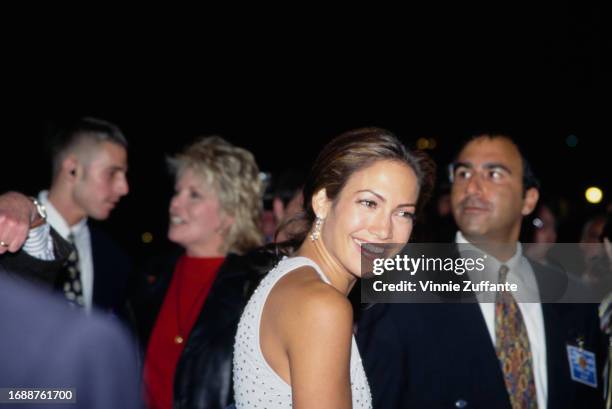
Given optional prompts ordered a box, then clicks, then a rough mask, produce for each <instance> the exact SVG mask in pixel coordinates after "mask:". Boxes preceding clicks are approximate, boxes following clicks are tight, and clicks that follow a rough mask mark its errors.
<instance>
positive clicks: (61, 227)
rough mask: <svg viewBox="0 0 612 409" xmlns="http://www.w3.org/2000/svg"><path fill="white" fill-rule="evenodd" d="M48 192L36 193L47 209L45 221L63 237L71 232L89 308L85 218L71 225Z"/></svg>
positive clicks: (89, 265)
mask: <svg viewBox="0 0 612 409" xmlns="http://www.w3.org/2000/svg"><path fill="white" fill-rule="evenodd" d="M48 196H49V192H48V191H46V190H43V191H42V192H40V193H39V195H38V200H39V201H40V203H42V204H43V205H44V206H45V208H46V210H47V223H48V224H50V225H51V226H52V227H53V228H54V229H55V230H56V231H57V232H58V233H59V234H60V235H61V236H62V237H63V238H64V239H66V240H68V236H69V235H70V234H71V233H72V236H73V237H74V244H75V246H76V249H77V252H78V253H79V269H80V271H81V286H82V288H83V300H84V307H85V310H86V311H90V310H91V305H92V298H93V275H94V271H93V257H92V253H91V236H90V233H89V227H88V226H87V218H84V219H83V220H81V221H79V222H78V223H77V224H75V225H73V226H68V222H66V220H65V219H64V218H63V216H62V215H61V214H60V213H59V212H58V210H57V209H56V208H55V207H54V206H53V204H51V202H50V201H49V197H48Z"/></svg>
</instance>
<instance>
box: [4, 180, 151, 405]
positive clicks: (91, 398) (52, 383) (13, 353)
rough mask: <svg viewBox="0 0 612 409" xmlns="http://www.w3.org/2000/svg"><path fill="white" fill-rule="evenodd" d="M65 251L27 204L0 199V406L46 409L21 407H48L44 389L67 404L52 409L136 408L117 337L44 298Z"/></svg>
mask: <svg viewBox="0 0 612 409" xmlns="http://www.w3.org/2000/svg"><path fill="white" fill-rule="evenodd" d="M71 251H72V246H71V245H70V244H69V243H67V242H65V241H64V240H63V239H62V238H61V237H60V236H59V235H58V234H57V233H56V232H55V231H54V230H53V229H51V228H49V226H48V225H47V224H46V223H45V213H44V209H43V208H41V207H40V205H38V204H37V202H36V200H35V199H31V198H27V197H26V196H24V195H22V194H20V193H17V192H7V193H4V194H1V195H0V334H2V336H1V337H0V362H2V365H1V367H0V406H3V405H2V404H3V403H7V404H10V403H20V407H25V408H30V407H43V406H45V407H46V406H48V404H49V402H50V401H49V400H44V401H43V400H39V401H38V403H36V402H33V401H24V399H23V398H24V395H23V394H22V393H23V392H24V391H26V393H27V390H28V389H35V390H39V391H43V396H46V397H47V399H48V398H49V396H48V395H45V392H46V390H45V389H51V390H62V391H63V392H65V391H66V390H67V389H70V390H71V391H70V392H71V393H73V395H72V398H73V400H71V401H70V402H65V403H62V402H61V400H59V399H55V400H53V404H52V406H53V407H57V408H87V409H95V408H125V409H137V408H140V407H141V399H140V396H139V395H140V393H139V374H138V369H137V365H136V351H135V348H134V343H133V341H132V340H130V339H129V337H128V336H127V335H126V333H125V332H124V330H123V329H121V328H120V327H119V326H118V325H117V324H116V323H115V322H111V321H110V320H108V319H107V318H103V317H100V316H97V315H96V314H93V315H88V316H86V315H83V314H80V313H78V312H77V311H75V310H74V309H71V308H69V307H68V306H67V305H66V303H65V302H63V301H61V300H60V299H59V298H58V297H53V296H52V295H51V294H50V293H49V292H45V291H44V288H45V287H46V288H47V289H50V288H52V284H53V282H54V280H55V278H56V273H57V271H58V270H60V269H61V268H62V266H63V264H64V262H65V261H66V258H67V257H68V255H69V254H70V252H71ZM34 283H36V284H38V286H34V285H33V284H34ZM40 284H42V285H40ZM52 396H53V395H52ZM59 396H60V397H62V396H64V397H67V395H63V394H60V395H59ZM25 397H26V398H27V394H26V395H25ZM17 398H19V399H17Z"/></svg>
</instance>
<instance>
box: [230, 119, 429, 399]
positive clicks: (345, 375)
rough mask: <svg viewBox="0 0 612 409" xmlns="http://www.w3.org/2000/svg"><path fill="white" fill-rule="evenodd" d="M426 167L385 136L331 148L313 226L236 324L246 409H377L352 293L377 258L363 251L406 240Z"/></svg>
mask: <svg viewBox="0 0 612 409" xmlns="http://www.w3.org/2000/svg"><path fill="white" fill-rule="evenodd" d="M423 167H424V166H423V163H422V158H421V157H419V156H416V155H415V154H413V153H410V152H408V151H407V150H406V148H405V147H404V145H403V144H402V143H401V142H400V141H399V140H398V139H397V138H396V137H395V136H394V135H392V134H391V133H390V132H388V131H385V130H383V129H378V128H366V129H358V130H354V131H350V132H347V133H345V134H343V135H340V136H339V137H337V138H335V139H334V140H332V141H331V142H330V143H329V144H328V145H326V146H325V148H324V149H323V151H322V152H321V153H320V154H319V157H318V158H317V160H316V162H315V164H314V166H313V168H312V171H311V173H310V175H309V178H308V180H307V181H306V184H305V186H304V212H303V214H302V215H301V218H300V220H298V222H300V223H302V225H304V226H305V229H303V231H302V232H300V233H298V234H297V236H296V237H294V239H293V246H291V248H292V249H294V251H292V252H290V257H285V258H284V259H283V260H282V261H280V263H279V264H278V265H277V266H276V267H275V268H274V269H272V270H271V271H270V272H269V273H268V274H267V275H266V277H265V278H264V279H263V280H262V282H261V284H260V285H259V287H258V289H257V290H256V291H255V294H254V295H253V296H252V297H251V299H250V301H249V302H248V304H247V307H246V308H245V310H244V313H243V315H242V318H241V320H240V324H239V326H238V332H237V335H236V342H235V345H234V369H233V370H234V374H233V376H234V391H235V399H236V407H237V408H238V409H242V408H289V407H293V408H297V409H304V408H317V409H326V408H333V409H343V408H369V407H371V396H370V391H369V387H368V383H367V380H366V377H365V373H364V370H363V365H362V363H361V359H360V357H359V352H358V350H357V346H356V344H355V341H354V337H353V331H352V328H353V311H352V307H351V304H350V302H349V300H348V299H347V295H348V293H349V292H350V290H351V288H352V287H353V285H354V284H355V282H356V280H357V279H358V278H360V277H361V275H362V272H361V257H362V255H364V256H368V255H369V256H371V255H372V254H364V253H368V251H367V250H366V249H362V245H364V244H366V247H367V243H384V244H389V243H406V242H407V241H408V239H409V237H410V233H411V232H412V227H413V220H414V214H415V211H416V207H417V200H418V197H419V191H420V189H421V185H422V183H423V180H424V178H425V176H426V175H425V170H424V169H423ZM372 250H373V251H375V250H376V249H372Z"/></svg>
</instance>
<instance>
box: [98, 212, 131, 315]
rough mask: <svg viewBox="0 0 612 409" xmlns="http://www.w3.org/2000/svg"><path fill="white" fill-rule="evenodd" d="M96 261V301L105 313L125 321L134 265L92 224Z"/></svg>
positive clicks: (112, 241) (106, 235)
mask: <svg viewBox="0 0 612 409" xmlns="http://www.w3.org/2000/svg"><path fill="white" fill-rule="evenodd" d="M89 231H90V237H91V250H92V253H91V254H92V259H93V271H94V282H93V300H92V301H93V302H92V304H93V305H94V306H95V307H97V308H98V309H100V310H101V311H103V312H112V313H114V314H117V315H119V316H120V317H122V318H124V314H125V308H126V301H127V298H128V295H129V292H130V281H131V280H132V278H133V277H132V263H131V261H130V258H129V257H128V256H127V255H126V253H125V252H124V251H123V250H122V249H121V248H120V247H119V245H117V243H116V242H115V241H114V240H113V239H112V238H111V237H110V236H109V235H108V234H107V233H106V232H105V231H104V230H102V229H101V228H100V227H98V226H97V225H96V224H95V223H89Z"/></svg>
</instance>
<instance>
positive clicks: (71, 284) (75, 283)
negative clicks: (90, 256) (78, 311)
mask: <svg viewBox="0 0 612 409" xmlns="http://www.w3.org/2000/svg"><path fill="white" fill-rule="evenodd" d="M68 241H70V243H71V244H72V251H71V252H70V255H69V256H68V260H67V261H66V264H65V266H64V270H63V275H62V279H61V280H60V285H61V287H60V290H61V291H62V292H63V293H64V297H66V299H67V300H68V301H70V303H72V304H75V305H78V306H81V307H82V306H83V305H84V300H83V286H82V283H81V269H80V267H79V253H78V251H77V248H76V245H75V243H74V236H73V235H72V233H70V235H69V236H68Z"/></svg>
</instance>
